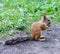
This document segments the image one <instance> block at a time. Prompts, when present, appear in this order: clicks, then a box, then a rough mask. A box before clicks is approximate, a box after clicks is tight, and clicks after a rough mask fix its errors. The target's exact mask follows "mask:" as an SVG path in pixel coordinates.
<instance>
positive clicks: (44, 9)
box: [0, 0, 60, 36]
mask: <svg viewBox="0 0 60 54" xmlns="http://www.w3.org/2000/svg"><path fill="white" fill-rule="evenodd" d="M59 3H60V1H59V0H0V36H1V35H2V34H8V35H11V34H12V33H15V32H16V31H17V30H16V28H18V29H23V30H25V31H26V32H29V31H30V25H31V24H32V23H33V22H35V21H38V20H40V18H41V16H42V14H43V13H46V14H48V15H50V17H51V19H52V21H56V22H59V21H60V19H59V18H60V16H59V15H60V13H59V12H60V4H59ZM52 16H54V18H52Z"/></svg>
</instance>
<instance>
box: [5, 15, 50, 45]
mask: <svg viewBox="0 0 60 54" xmlns="http://www.w3.org/2000/svg"><path fill="white" fill-rule="evenodd" d="M50 25H51V21H50V20H49V19H48V18H47V16H46V15H43V16H42V18H41V20H40V21H37V22H34V23H32V25H31V35H30V36H28V37H15V38H12V39H10V40H6V41H5V42H4V44H5V45H13V44H16V43H18V42H21V41H25V40H30V39H31V40H37V41H41V40H43V39H45V38H44V37H43V36H42V34H41V33H42V31H44V30H46V29H48V28H49V27H50Z"/></svg>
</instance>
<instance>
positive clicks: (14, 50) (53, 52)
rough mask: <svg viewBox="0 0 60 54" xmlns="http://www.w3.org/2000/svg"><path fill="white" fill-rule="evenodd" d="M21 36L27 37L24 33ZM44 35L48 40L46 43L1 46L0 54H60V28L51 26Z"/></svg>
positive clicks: (30, 42) (32, 42)
mask: <svg viewBox="0 0 60 54" xmlns="http://www.w3.org/2000/svg"><path fill="white" fill-rule="evenodd" d="M21 34H22V35H26V34H24V32H21ZM15 35H16V34H15ZM17 35H18V36H19V35H20V34H17ZM43 35H44V36H46V38H47V40H46V41H44V42H40V41H26V42H21V43H18V44H16V45H11V46H7V45H5V46H3V45H2V44H1V45H0V54H60V27H59V26H51V27H50V29H48V30H46V31H44V32H43Z"/></svg>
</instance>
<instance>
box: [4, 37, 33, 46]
mask: <svg viewBox="0 0 60 54" xmlns="http://www.w3.org/2000/svg"><path fill="white" fill-rule="evenodd" d="M29 40H32V38H31V37H29V36H27V37H16V38H12V39H10V40H6V41H5V45H14V44H16V43H19V42H24V41H29Z"/></svg>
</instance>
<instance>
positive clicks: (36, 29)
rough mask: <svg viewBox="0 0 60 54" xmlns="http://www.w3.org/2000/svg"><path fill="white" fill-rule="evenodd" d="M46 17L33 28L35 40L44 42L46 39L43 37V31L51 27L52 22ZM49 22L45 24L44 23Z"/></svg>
mask: <svg viewBox="0 0 60 54" xmlns="http://www.w3.org/2000/svg"><path fill="white" fill-rule="evenodd" d="M47 19H48V18H47V17H46V16H45V15H44V16H43V17H42V19H41V20H40V21H38V22H34V23H33V24H32V26H31V37H32V39H34V40H42V39H44V37H43V36H42V34H41V33H42V31H43V30H46V29H47V28H49V27H50V20H49V19H48V20H47ZM44 20H45V22H47V23H45V22H44Z"/></svg>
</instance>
